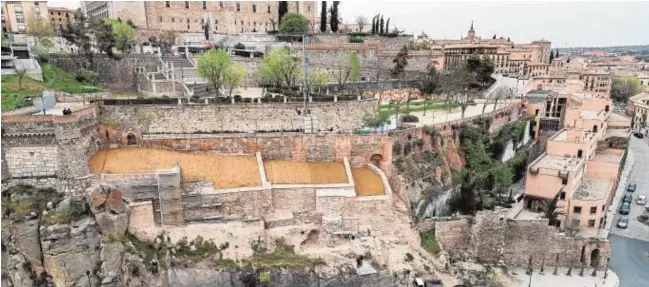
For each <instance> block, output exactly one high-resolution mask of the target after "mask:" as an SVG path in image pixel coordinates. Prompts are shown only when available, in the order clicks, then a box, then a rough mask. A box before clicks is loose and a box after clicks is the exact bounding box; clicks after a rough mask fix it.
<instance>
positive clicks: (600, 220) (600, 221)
mask: <svg viewBox="0 0 649 287" xmlns="http://www.w3.org/2000/svg"><path fill="white" fill-rule="evenodd" d="M602 224H604V218H603V217H602V218H600V219H599V227H602Z"/></svg>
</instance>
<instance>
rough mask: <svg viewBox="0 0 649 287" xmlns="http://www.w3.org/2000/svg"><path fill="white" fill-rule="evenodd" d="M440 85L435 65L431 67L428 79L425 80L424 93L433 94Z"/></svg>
mask: <svg viewBox="0 0 649 287" xmlns="http://www.w3.org/2000/svg"><path fill="white" fill-rule="evenodd" d="M438 85H439V73H438V72H437V68H435V65H430V67H429V68H428V72H426V77H425V78H424V89H423V92H424V93H426V94H433V93H435V92H437V88H438Z"/></svg>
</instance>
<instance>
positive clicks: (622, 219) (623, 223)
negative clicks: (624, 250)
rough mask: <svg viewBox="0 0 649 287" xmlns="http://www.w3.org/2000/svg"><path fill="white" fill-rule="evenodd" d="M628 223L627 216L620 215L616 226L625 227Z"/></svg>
mask: <svg viewBox="0 0 649 287" xmlns="http://www.w3.org/2000/svg"><path fill="white" fill-rule="evenodd" d="M628 225H629V217H628V216H626V215H622V216H620V219H618V221H617V227H619V228H626V227H627V226H628Z"/></svg>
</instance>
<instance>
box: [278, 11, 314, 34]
mask: <svg viewBox="0 0 649 287" xmlns="http://www.w3.org/2000/svg"><path fill="white" fill-rule="evenodd" d="M279 31H280V32H282V33H293V34H301V35H304V34H307V33H308V32H309V22H308V21H307V20H306V18H304V15H302V14H300V13H295V12H288V13H286V14H284V17H283V18H282V22H281V24H280V25H279Z"/></svg>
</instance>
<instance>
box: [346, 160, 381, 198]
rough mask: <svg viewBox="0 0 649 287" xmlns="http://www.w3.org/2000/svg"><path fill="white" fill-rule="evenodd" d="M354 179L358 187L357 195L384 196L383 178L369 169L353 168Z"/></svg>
mask: <svg viewBox="0 0 649 287" xmlns="http://www.w3.org/2000/svg"><path fill="white" fill-rule="evenodd" d="M352 177H353V178H354V183H355V185H356V195H357V196H366V195H384V194H385V191H384V190H383V182H381V177H380V176H379V175H378V174H376V173H374V172H373V171H371V170H370V169H369V168H365V167H363V168H352Z"/></svg>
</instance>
